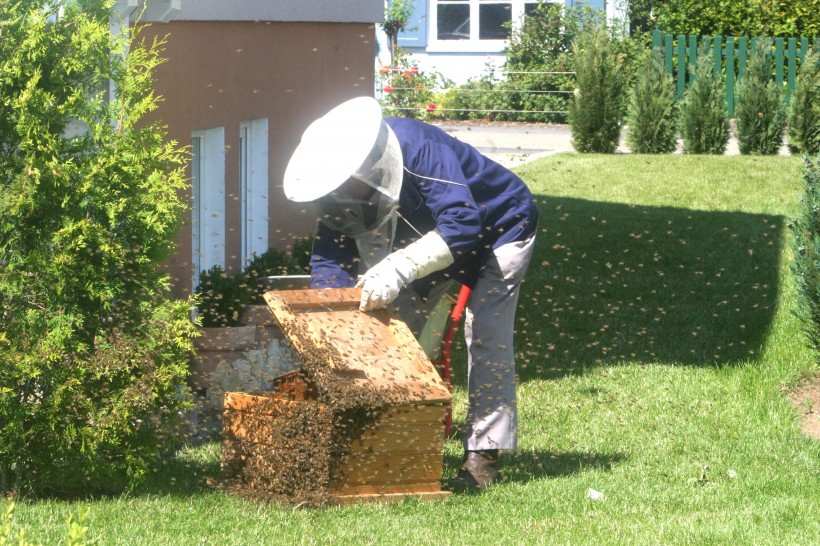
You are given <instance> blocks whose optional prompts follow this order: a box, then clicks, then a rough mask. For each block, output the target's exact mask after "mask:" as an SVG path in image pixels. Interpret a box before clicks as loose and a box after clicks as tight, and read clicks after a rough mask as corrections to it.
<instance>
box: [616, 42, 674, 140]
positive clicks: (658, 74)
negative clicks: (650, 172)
mask: <svg viewBox="0 0 820 546" xmlns="http://www.w3.org/2000/svg"><path fill="white" fill-rule="evenodd" d="M625 120H626V125H627V127H628V131H627V134H626V142H627V144H628V145H629V148H630V150H632V151H633V152H635V153H639V154H663V153H669V152H673V151H675V148H676V147H677V136H678V131H677V104H676V102H675V80H674V79H672V76H671V75H670V74H668V73H667V72H666V69H665V68H664V66H663V59H662V58H661V57H660V56H659V55H658V54H657V53H656V52H653V51H648V52H647V53H646V54H645V55H644V57H643V59H641V62H640V63H639V64H638V70H637V77H636V78H635V83H633V84H632V87H631V88H630V90H629V96H628V100H627V112H626V118H625Z"/></svg>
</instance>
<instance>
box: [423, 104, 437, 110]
mask: <svg viewBox="0 0 820 546" xmlns="http://www.w3.org/2000/svg"><path fill="white" fill-rule="evenodd" d="M436 108H438V107H437V106H436V105H435V104H434V103H432V102H431V103H430V104H428V105H427V106H425V107H424V109H425V110H427V111H428V112H432V111H433V110H435V109H436Z"/></svg>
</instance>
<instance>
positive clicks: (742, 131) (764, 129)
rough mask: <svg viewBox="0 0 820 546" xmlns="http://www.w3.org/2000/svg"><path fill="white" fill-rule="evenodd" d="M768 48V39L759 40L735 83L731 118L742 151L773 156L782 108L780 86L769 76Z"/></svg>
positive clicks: (778, 142)
mask: <svg viewBox="0 0 820 546" xmlns="http://www.w3.org/2000/svg"><path fill="white" fill-rule="evenodd" d="M770 49H771V40H760V43H759V44H758V47H757V48H755V49H754V50H753V51H752V55H751V57H750V58H749V64H748V67H747V70H746V75H745V76H744V77H743V78H742V79H741V80H740V82H739V83H738V85H737V106H736V108H735V118H736V121H737V139H738V143H739V146H740V153H742V154H758V155H774V154H776V153H777V152H778V151H779V150H780V146H781V145H782V144H783V129H784V128H785V124H786V109H785V107H784V106H783V100H782V89H781V87H780V86H779V85H778V84H777V83H775V81H774V79H773V78H772V63H771V55H770V53H769V50H770Z"/></svg>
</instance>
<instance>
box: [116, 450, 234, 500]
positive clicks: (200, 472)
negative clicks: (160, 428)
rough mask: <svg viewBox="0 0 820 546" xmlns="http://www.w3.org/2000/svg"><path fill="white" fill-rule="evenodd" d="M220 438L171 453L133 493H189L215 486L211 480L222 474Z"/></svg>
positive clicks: (194, 493) (192, 493) (178, 495)
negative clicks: (220, 469) (220, 472)
mask: <svg viewBox="0 0 820 546" xmlns="http://www.w3.org/2000/svg"><path fill="white" fill-rule="evenodd" d="M220 442H221V440H219V439H218V438H216V439H213V440H212V441H210V442H208V443H205V444H202V445H199V446H197V447H188V448H184V449H182V450H180V451H178V452H177V453H175V454H169V455H167V456H166V457H164V458H163V459H162V460H161V461H160V462H159V464H158V466H157V468H156V472H155V473H154V474H152V475H151V476H149V477H148V479H147V480H146V481H145V482H144V483H143V484H141V485H140V486H139V487H138V488H137V489H135V490H134V491H133V492H132V495H134V496H141V495H170V496H174V497H188V496H192V495H198V494H201V493H202V492H203V491H208V490H211V489H213V487H212V486H211V485H209V484H208V482H209V481H211V480H213V479H216V478H218V477H219V453H220V449H221V447H220V445H221V444H220Z"/></svg>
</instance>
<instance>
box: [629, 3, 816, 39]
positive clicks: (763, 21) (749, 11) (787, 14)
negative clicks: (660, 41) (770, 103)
mask: <svg viewBox="0 0 820 546" xmlns="http://www.w3.org/2000/svg"><path fill="white" fill-rule="evenodd" d="M629 4H630V8H632V10H631V11H632V13H631V16H632V17H633V18H634V19H635V20H637V21H647V28H659V29H661V30H663V31H664V32H667V33H669V34H697V35H701V36H715V35H722V36H756V35H762V34H765V35H768V36H784V37H795V36H806V37H813V36H820V0H801V1H799V2H798V1H795V0H746V1H744V2H737V1H735V0H713V1H711V2H704V1H703V0H675V1H674V2H670V1H658V0H654V1H651V0H630V2H629Z"/></svg>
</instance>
